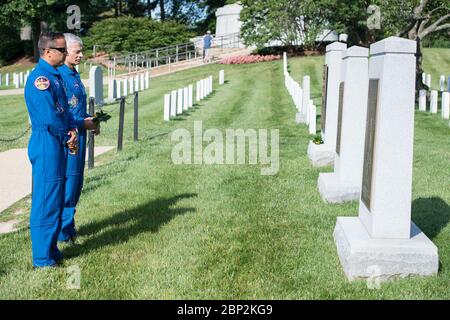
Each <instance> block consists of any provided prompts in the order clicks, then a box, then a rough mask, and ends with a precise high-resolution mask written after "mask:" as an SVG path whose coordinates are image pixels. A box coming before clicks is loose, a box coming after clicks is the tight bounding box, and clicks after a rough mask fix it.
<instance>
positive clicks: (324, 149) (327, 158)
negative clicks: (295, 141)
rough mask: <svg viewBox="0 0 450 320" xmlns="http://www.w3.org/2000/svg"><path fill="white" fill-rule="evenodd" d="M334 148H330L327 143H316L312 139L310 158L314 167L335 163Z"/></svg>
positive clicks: (309, 149)
mask: <svg viewBox="0 0 450 320" xmlns="http://www.w3.org/2000/svg"><path fill="white" fill-rule="evenodd" d="M334 154H335V152H334V150H331V149H330V148H328V146H327V145H326V144H315V143H314V142H312V141H310V142H309V144H308V158H309V160H310V161H311V163H312V165H313V167H326V166H332V165H333V164H334Z"/></svg>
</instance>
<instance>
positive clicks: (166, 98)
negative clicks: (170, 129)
mask: <svg viewBox="0 0 450 320" xmlns="http://www.w3.org/2000/svg"><path fill="white" fill-rule="evenodd" d="M169 120H170V94H166V95H164V121H169Z"/></svg>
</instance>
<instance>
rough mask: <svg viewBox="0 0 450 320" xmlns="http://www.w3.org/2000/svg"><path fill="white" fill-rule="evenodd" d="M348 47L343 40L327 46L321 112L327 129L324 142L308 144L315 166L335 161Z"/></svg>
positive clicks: (309, 155) (323, 136) (310, 157)
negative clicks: (343, 66) (344, 53)
mask: <svg viewBox="0 0 450 320" xmlns="http://www.w3.org/2000/svg"><path fill="white" fill-rule="evenodd" d="M346 49H347V45H345V44H344V43H341V42H333V43H332V44H329V45H328V46H327V47H326V55H325V67H324V70H326V74H327V77H326V79H327V80H326V94H325V97H324V100H325V105H324V106H322V114H321V118H322V119H321V121H323V125H322V128H323V130H325V132H324V131H323V130H322V139H323V141H324V143H323V144H319V145H317V144H315V143H313V142H312V141H310V142H309V145H308V158H309V160H310V161H311V163H312V165H313V166H314V167H323V166H329V165H332V164H333V162H334V154H335V149H336V131H337V116H338V114H337V113H338V103H339V83H340V79H341V63H342V53H343V52H344V51H345V50H346ZM322 104H324V103H322Z"/></svg>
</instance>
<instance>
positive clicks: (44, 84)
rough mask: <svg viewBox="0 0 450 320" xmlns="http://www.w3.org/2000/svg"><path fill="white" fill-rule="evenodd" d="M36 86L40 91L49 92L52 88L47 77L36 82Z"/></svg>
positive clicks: (42, 77) (39, 78)
mask: <svg viewBox="0 0 450 320" xmlns="http://www.w3.org/2000/svg"><path fill="white" fill-rule="evenodd" d="M34 86H35V87H36V88H38V89H39V90H47V89H48V88H49V87H50V81H49V80H48V79H47V78H46V77H44V76H41V77H38V78H37V79H36V80H35V81H34Z"/></svg>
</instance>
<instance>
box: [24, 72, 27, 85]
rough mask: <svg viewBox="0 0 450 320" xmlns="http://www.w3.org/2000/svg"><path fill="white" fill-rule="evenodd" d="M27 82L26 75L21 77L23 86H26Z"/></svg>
mask: <svg viewBox="0 0 450 320" xmlns="http://www.w3.org/2000/svg"><path fill="white" fill-rule="evenodd" d="M27 81H28V75H27V74H26V75H24V76H23V85H24V86H25V85H26V84H27Z"/></svg>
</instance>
